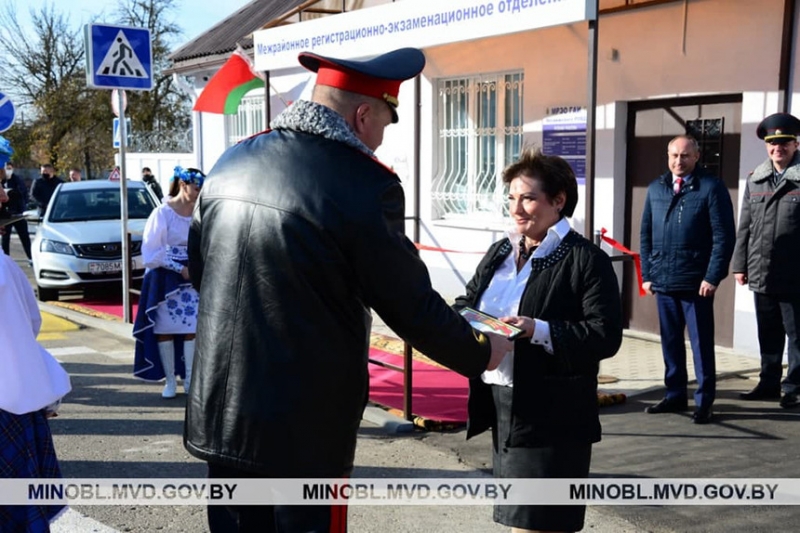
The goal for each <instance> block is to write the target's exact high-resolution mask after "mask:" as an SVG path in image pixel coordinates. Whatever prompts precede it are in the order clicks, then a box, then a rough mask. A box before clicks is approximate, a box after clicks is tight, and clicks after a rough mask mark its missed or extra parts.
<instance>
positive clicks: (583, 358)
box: [456, 149, 622, 531]
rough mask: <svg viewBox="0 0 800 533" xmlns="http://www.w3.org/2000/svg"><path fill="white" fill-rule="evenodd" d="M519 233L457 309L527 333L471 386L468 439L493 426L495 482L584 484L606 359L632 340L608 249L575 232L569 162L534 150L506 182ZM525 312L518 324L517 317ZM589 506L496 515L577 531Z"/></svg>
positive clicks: (535, 526) (530, 526) (498, 248)
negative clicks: (625, 338)
mask: <svg viewBox="0 0 800 533" xmlns="http://www.w3.org/2000/svg"><path fill="white" fill-rule="evenodd" d="M503 182H504V183H505V184H506V185H508V187H509V195H508V200H509V211H510V214H511V217H512V220H513V222H514V227H513V229H512V230H511V231H509V233H508V236H507V237H506V238H504V239H503V240H501V241H499V242H496V243H495V244H493V245H492V247H491V248H490V249H489V251H488V253H487V254H486V256H485V257H484V258H483V260H482V261H481V263H480V264H479V265H478V268H477V271H476V273H475V275H474V277H473V278H472V280H471V281H470V282H469V284H468V285H467V288H466V291H467V293H466V295H465V296H462V297H460V298H458V299H457V301H456V307H464V306H472V307H475V308H477V309H479V310H481V311H484V312H486V313H488V314H491V315H494V316H500V317H505V318H504V319H503V320H504V321H506V322H508V323H511V324H513V325H515V326H517V327H519V328H521V329H523V330H524V331H525V333H524V334H523V335H522V336H521V338H520V339H519V340H517V341H516V343H515V345H514V351H513V353H511V354H509V355H508V356H506V358H505V359H504V360H503V363H501V365H500V367H499V368H498V369H497V370H493V371H487V372H484V373H483V375H482V376H481V377H479V378H474V379H472V380H471V381H470V397H469V426H468V431H467V438H471V437H473V436H475V435H477V434H479V433H481V432H483V431H485V430H486V429H488V428H490V427H491V428H492V437H493V444H494V450H493V465H494V475H495V477H497V478H586V477H588V475H589V463H590V460H591V450H592V444H593V443H595V442H598V441H599V440H600V420H599V415H598V409H597V373H598V369H599V362H600V360H601V359H605V358H608V357H611V356H613V355H614V354H615V353H616V352H617V350H618V349H619V346H620V343H621V342H622V310H621V303H620V296H619V287H618V285H617V278H616V275H615V274H614V271H613V269H612V266H611V261H610V260H609V258H608V256H607V255H606V254H605V252H603V251H601V250H600V249H599V248H597V247H596V246H595V245H593V244H592V243H590V242H589V241H587V240H586V239H584V238H583V237H582V236H581V235H579V234H578V233H576V232H575V231H573V230H572V229H571V228H570V225H569V222H568V221H567V220H566V217H569V216H572V213H573V211H574V210H575V205H576V204H577V203H578V185H577V182H576V179H575V174H574V172H573V171H572V168H571V167H570V166H569V164H568V163H567V162H566V161H564V160H563V159H561V158H560V157H556V156H546V155H543V154H542V153H541V152H540V151H538V150H532V149H528V150H526V151H525V152H524V153H523V154H522V156H521V158H520V160H519V161H518V162H516V163H514V164H512V165H511V166H509V167H508V168H507V169H506V170H505V171H504V173H503ZM515 315H517V316H515ZM585 511H586V508H585V506H583V505H580V506H541V505H539V506H533V505H525V506H508V505H503V506H496V507H495V510H494V520H495V521H496V522H498V523H501V524H505V525H508V526H511V527H512V528H515V529H514V530H515V531H525V530H529V531H578V530H580V529H581V528H583V523H584V516H585Z"/></svg>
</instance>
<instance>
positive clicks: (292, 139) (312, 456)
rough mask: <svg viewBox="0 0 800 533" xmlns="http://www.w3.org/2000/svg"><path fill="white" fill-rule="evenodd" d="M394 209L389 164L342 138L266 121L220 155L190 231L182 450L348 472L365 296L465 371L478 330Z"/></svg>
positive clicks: (289, 473)
mask: <svg viewBox="0 0 800 533" xmlns="http://www.w3.org/2000/svg"><path fill="white" fill-rule="evenodd" d="M404 215H405V202H404V196H403V189H402V187H401V185H400V181H399V179H398V177H397V175H395V174H394V173H393V172H391V171H390V170H389V169H388V168H386V167H384V166H383V165H381V164H380V163H379V162H378V161H377V160H375V159H373V158H371V157H369V156H368V155H367V154H365V153H363V152H361V151H359V150H356V149H355V148H353V147H352V146H349V145H347V144H344V143H342V142H338V141H334V140H331V139H328V138H325V137H323V136H320V135H313V134H309V133H299V132H294V131H290V130H276V131H272V132H270V133H266V134H261V135H258V136H255V137H253V138H250V139H248V140H245V141H243V142H241V143H240V144H238V145H236V146H234V147H232V148H231V149H229V150H228V151H227V152H226V153H225V154H223V156H222V158H221V159H220V161H219V162H218V163H217V165H216V166H215V167H214V168H213V169H212V171H211V173H210V174H209V176H208V178H207V179H206V181H205V184H204V186H203V190H202V192H201V194H200V197H199V199H198V204H197V207H196V209H195V214H194V221H193V224H192V229H191V232H190V236H189V257H190V265H189V267H190V271H191V275H192V280H193V282H194V283H195V285H196V286H198V287H199V291H200V313H199V320H198V324H197V344H196V356H195V363H194V364H195V368H194V370H195V372H194V374H193V376H194V380H193V381H192V388H191V393H190V398H189V402H188V405H187V413H186V427H185V436H184V442H185V445H186V447H187V449H188V450H189V452H190V453H192V454H193V455H194V456H196V457H198V458H200V459H203V460H206V461H210V462H215V463H220V464H223V465H225V466H228V467H233V468H239V469H243V470H247V471H253V472H257V473H260V474H262V475H266V476H271V477H336V476H343V475H347V474H349V472H350V471H351V469H352V467H353V457H354V453H355V445H356V434H357V431H358V426H359V422H360V420H361V416H362V412H363V409H364V406H365V404H366V401H367V394H368V387H369V376H368V372H367V353H368V345H369V335H370V327H371V315H370V308H373V309H375V310H376V311H377V312H378V313H379V314H380V315H381V317H382V318H383V319H384V320H385V321H386V323H387V324H388V325H389V326H390V327H391V328H392V329H393V330H394V331H395V332H396V333H397V334H398V335H400V336H401V337H403V338H405V339H406V340H408V341H409V342H411V343H412V344H413V345H415V347H417V348H418V349H420V350H421V351H422V352H424V353H426V354H427V355H428V356H430V357H431V358H433V359H435V360H437V361H439V362H441V363H443V364H445V365H447V366H450V367H451V368H454V369H455V370H457V371H458V372H460V373H462V374H464V375H467V376H477V375H480V373H481V372H482V371H483V370H484V369H485V367H486V365H487V363H488V359H489V352H490V350H489V345H488V341H487V339H486V337H484V336H483V335H480V334H477V333H476V332H474V330H472V329H471V328H470V327H469V325H468V324H467V323H466V321H464V320H463V319H462V318H461V317H460V316H458V315H457V314H456V313H455V312H454V311H452V310H451V309H450V308H449V307H448V305H447V304H446V303H445V302H444V301H443V300H442V299H441V297H440V296H439V295H438V294H437V293H436V292H435V291H434V290H433V289H432V288H431V285H430V280H429V276H428V273H427V270H426V267H425V265H424V264H423V262H422V261H421V260H420V259H419V257H418V254H417V252H416V249H415V248H414V246H413V244H412V243H411V242H410V241H408V240H407V239H406V238H405V237H404V236H403V229H404Z"/></svg>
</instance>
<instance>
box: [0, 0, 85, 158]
mask: <svg viewBox="0 0 800 533" xmlns="http://www.w3.org/2000/svg"><path fill="white" fill-rule="evenodd" d="M30 15H31V21H32V26H33V33H32V34H30V33H28V32H26V31H25V30H23V27H22V25H21V24H20V22H19V19H18V17H17V13H16V9H15V7H14V5H13V4H11V3H9V4H6V5H5V8H4V9H3V11H0V27H2V29H3V30H4V31H2V32H0V52H1V53H0V73H1V74H2V76H3V79H4V80H6V82H7V83H8V86H9V88H8V92H9V93H10V94H11V95H12V96H13V97H14V99H15V101H16V103H17V105H18V106H20V107H21V108H24V109H26V110H28V111H29V117H30V118H31V120H32V128H31V135H30V142H31V143H32V146H31V148H30V153H31V156H32V157H33V158H35V159H37V160H39V161H51V162H53V163H54V164H55V163H57V162H58V160H59V156H60V153H59V143H60V142H61V141H62V139H64V137H65V136H66V135H67V134H68V133H69V132H70V131H71V129H72V127H73V123H74V122H75V121H76V120H78V118H79V117H80V115H81V114H82V113H83V112H84V109H85V107H84V104H85V100H86V96H87V95H86V92H85V83H83V80H82V77H83V67H84V56H85V54H84V49H83V37H82V35H81V32H80V31H79V30H77V29H72V28H71V27H70V23H69V18H68V17H66V16H64V15H63V14H61V13H59V12H56V11H55V8H54V7H53V6H52V5H49V6H45V7H43V8H42V9H41V10H40V11H33V10H31V12H30Z"/></svg>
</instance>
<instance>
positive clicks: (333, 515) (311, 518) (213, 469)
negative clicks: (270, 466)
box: [208, 463, 347, 533]
mask: <svg viewBox="0 0 800 533" xmlns="http://www.w3.org/2000/svg"><path fill="white" fill-rule="evenodd" d="M261 477H264V476H262V475H259V474H257V473H254V472H249V471H247V470H238V469H236V468H228V467H226V466H221V465H218V464H214V463H208V478H209V479H224V478H228V479H236V478H261ZM208 527H209V530H210V531H211V533H346V532H347V507H346V506H343V505H336V506H331V505H308V506H306V505H209V506H208Z"/></svg>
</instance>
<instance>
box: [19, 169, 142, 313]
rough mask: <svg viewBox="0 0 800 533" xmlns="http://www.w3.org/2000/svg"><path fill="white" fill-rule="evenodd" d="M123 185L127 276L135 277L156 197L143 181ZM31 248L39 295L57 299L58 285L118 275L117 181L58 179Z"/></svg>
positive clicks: (81, 284) (114, 278)
mask: <svg viewBox="0 0 800 533" xmlns="http://www.w3.org/2000/svg"><path fill="white" fill-rule="evenodd" d="M127 185H128V231H129V232H130V233H131V234H132V237H131V239H132V243H131V256H132V258H133V259H132V277H133V279H141V278H142V276H144V265H143V262H142V256H141V248H142V240H141V239H142V237H141V235H142V231H143V230H144V225H145V223H146V222H147V217H149V216H150V212H151V211H152V210H153V209H155V207H156V205H157V203H156V200H155V198H154V197H153V196H152V194H151V193H150V192H149V190H148V189H147V188H146V187H145V185H144V183H142V182H140V181H128V184H127ZM31 248H32V252H33V271H34V274H35V276H36V284H37V286H38V289H39V290H38V293H39V299H40V300H42V301H45V300H58V294H59V290H60V289H75V288H86V287H87V286H89V285H92V284H96V283H102V282H110V281H117V282H118V281H120V280H122V222H121V217H120V191H119V182H118V181H100V180H91V181H79V182H70V183H62V184H61V185H59V187H58V188H57V189H56V190H55V192H54V193H53V197H52V198H51V199H50V204H49V205H48V207H47V211H46V212H45V214H44V218H43V219H42V221H41V223H40V224H39V228H38V230H37V232H36V238H35V239H34V241H33V246H32V247H31Z"/></svg>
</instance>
